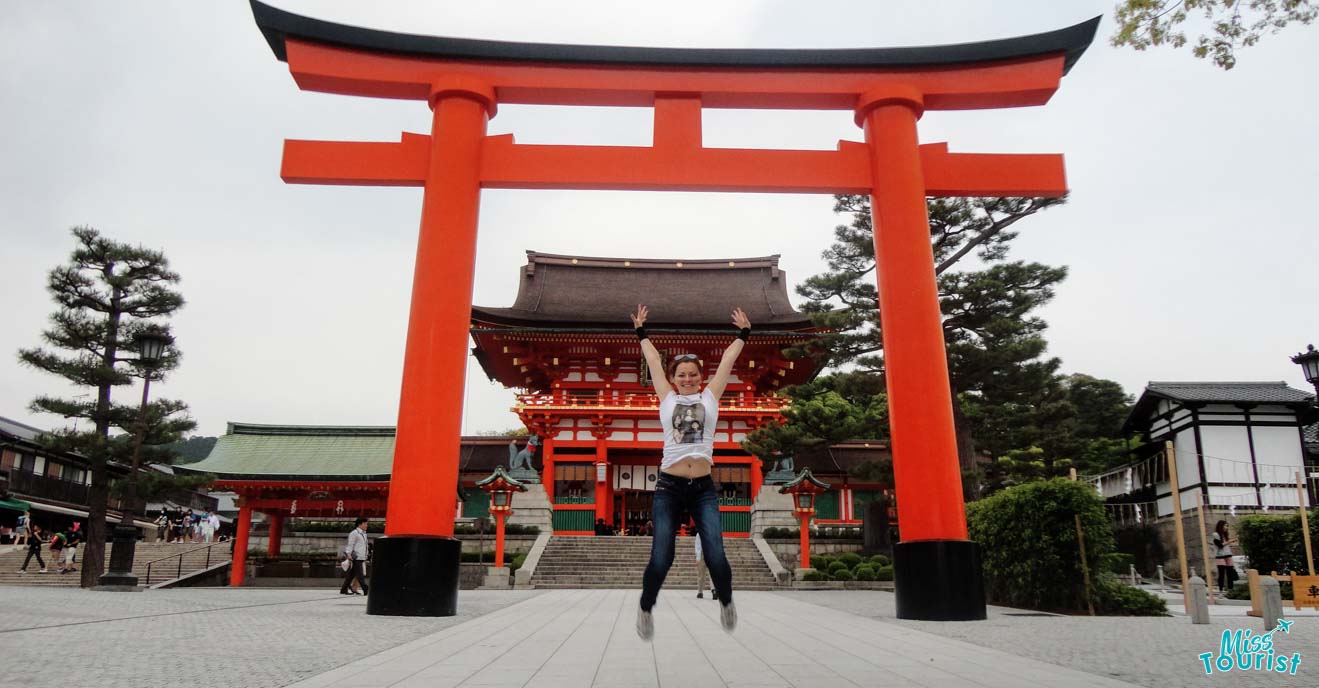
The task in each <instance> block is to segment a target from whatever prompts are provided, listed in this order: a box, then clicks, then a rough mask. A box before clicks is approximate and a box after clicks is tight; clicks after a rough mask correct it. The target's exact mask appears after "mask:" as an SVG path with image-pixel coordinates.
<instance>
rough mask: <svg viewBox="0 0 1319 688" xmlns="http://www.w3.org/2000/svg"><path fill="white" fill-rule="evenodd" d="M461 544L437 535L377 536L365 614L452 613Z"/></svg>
mask: <svg viewBox="0 0 1319 688" xmlns="http://www.w3.org/2000/svg"><path fill="white" fill-rule="evenodd" d="M462 548H463V544H462V542H461V541H460V540H457V539H455V538H451V537H441V536H436V535H393V536H387V537H382V538H379V539H377V540H376V541H375V545H374V548H373V550H372V556H371V580H370V585H371V592H370V593H369V594H368V595H367V597H366V613H367V614H379V615H382V616H453V615H455V614H457V613H458V577H459V573H460V571H461V569H462V564H461V561H462V557H461V556H460V555H461V554H462Z"/></svg>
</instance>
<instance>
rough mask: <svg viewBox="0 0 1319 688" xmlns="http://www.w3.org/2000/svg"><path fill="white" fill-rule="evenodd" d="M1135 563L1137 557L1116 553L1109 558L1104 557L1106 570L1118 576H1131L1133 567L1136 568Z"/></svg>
mask: <svg viewBox="0 0 1319 688" xmlns="http://www.w3.org/2000/svg"><path fill="white" fill-rule="evenodd" d="M1115 544H1116V543H1115ZM1135 563H1136V557H1135V555H1131V554H1123V553H1122V552H1114V553H1112V554H1110V555H1108V556H1107V557H1104V570H1106V571H1108V572H1109V573H1112V574H1114V575H1117V576H1130V575H1131V567H1132V566H1134V565H1135Z"/></svg>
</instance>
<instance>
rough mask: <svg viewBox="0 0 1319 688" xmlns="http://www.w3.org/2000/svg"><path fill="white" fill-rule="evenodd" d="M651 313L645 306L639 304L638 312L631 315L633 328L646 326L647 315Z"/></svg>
mask: <svg viewBox="0 0 1319 688" xmlns="http://www.w3.org/2000/svg"><path fill="white" fill-rule="evenodd" d="M649 313H650V310H649V309H647V308H646V307H645V306H643V305H641V304H637V312H636V313H632V314H631V315H632V326H633V327H641V326H642V325H645V324H646V315H647V314H649Z"/></svg>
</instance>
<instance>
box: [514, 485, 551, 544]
mask: <svg viewBox="0 0 1319 688" xmlns="http://www.w3.org/2000/svg"><path fill="white" fill-rule="evenodd" d="M526 487H527V491H526V492H514V493H513V500H512V502H511V503H510V506H512V507H513V515H512V516H509V517H508V521H506V523H507V524H508V525H519V526H536V527H537V528H540V532H542V533H548V532H550V531H551V530H553V528H554V526H553V525H552V524H553V523H554V507H553V506H552V505H551V504H550V500H549V498H548V497H546V496H545V486H544V485H542V484H541V483H532V484H530V485H527V486H526Z"/></svg>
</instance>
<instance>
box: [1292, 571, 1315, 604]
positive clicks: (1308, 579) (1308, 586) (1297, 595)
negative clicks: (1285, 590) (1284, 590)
mask: <svg viewBox="0 0 1319 688" xmlns="http://www.w3.org/2000/svg"><path fill="white" fill-rule="evenodd" d="M1292 606H1294V607H1296V608H1297V609H1300V608H1301V607H1312V608H1314V609H1319V576H1298V575H1296V574H1292Z"/></svg>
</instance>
